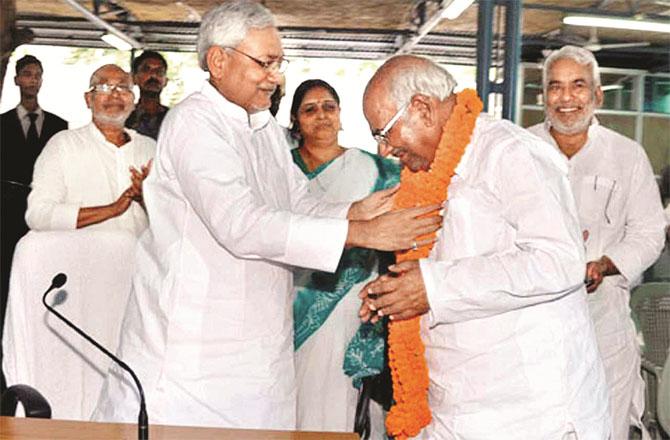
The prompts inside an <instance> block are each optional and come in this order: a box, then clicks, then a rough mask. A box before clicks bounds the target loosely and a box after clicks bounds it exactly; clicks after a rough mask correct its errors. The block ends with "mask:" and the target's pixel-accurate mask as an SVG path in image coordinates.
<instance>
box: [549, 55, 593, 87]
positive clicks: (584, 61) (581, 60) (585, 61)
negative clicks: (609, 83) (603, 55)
mask: <svg viewBox="0 0 670 440" xmlns="http://www.w3.org/2000/svg"><path fill="white" fill-rule="evenodd" d="M559 60H572V61H574V62H575V63H577V64H580V65H582V66H588V67H590V68H591V79H592V80H593V86H594V87H598V86H600V67H599V66H598V61H597V60H596V57H595V56H593V53H592V52H591V51H590V50H587V49H584V48H583V47H577V46H569V45H568V46H563V47H561V48H560V49H558V50H555V51H553V52H551V53H550V54H549V56H548V57H547V58H546V59H545V60H544V65H543V66H542V87H543V90H544V91H545V92H546V91H547V86H549V70H550V69H551V66H552V65H553V64H554V63H555V62H556V61H559Z"/></svg>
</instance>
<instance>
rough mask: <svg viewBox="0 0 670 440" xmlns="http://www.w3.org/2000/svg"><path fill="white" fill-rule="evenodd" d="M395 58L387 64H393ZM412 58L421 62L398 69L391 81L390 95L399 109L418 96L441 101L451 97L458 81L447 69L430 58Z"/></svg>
mask: <svg viewBox="0 0 670 440" xmlns="http://www.w3.org/2000/svg"><path fill="white" fill-rule="evenodd" d="M399 56H402V55H399ZM393 58H395V57H393ZM393 58H390V59H389V60H388V61H387V63H388V62H391V63H393ZM412 58H416V59H417V61H419V62H417V63H411V64H409V65H407V66H403V67H400V68H398V70H397V72H396V73H395V74H394V75H393V81H391V85H390V90H389V93H390V97H391V100H392V101H393V103H394V104H396V106H397V107H400V106H403V105H405V104H407V103H408V102H409V101H410V100H411V99H412V97H413V96H414V95H417V94H422V95H426V96H431V97H434V98H438V99H439V100H440V101H443V100H445V99H447V98H448V97H449V96H451V94H452V93H453V92H454V88H455V87H456V80H455V79H454V77H453V76H451V74H450V73H449V72H448V71H447V70H446V69H445V68H443V67H442V66H440V65H439V64H437V63H435V62H434V61H432V60H430V59H428V58H424V57H419V56H412Z"/></svg>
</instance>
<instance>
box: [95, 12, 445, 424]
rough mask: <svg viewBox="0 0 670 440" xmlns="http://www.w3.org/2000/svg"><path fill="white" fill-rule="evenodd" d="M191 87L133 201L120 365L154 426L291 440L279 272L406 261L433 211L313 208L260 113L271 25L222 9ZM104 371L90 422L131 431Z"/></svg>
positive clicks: (127, 406) (111, 377) (117, 383)
mask: <svg viewBox="0 0 670 440" xmlns="http://www.w3.org/2000/svg"><path fill="white" fill-rule="evenodd" d="M198 56H199V60H200V65H201V67H202V68H203V69H204V70H206V71H207V72H209V80H208V81H207V82H205V83H204V84H203V87H202V89H201V90H200V91H199V92H196V93H194V94H192V95H191V96H189V97H188V98H186V99H185V100H184V101H182V102H181V103H179V104H178V105H177V106H175V107H174V108H173V109H171V110H170V111H169V112H168V114H167V116H166V118H165V121H164V123H163V125H162V127H161V135H160V138H159V142H158V152H157V155H156V162H155V164H154V171H153V174H152V177H151V178H150V179H149V180H148V181H147V182H146V188H145V194H146V200H147V209H148V211H149V217H150V218H151V225H150V227H149V230H148V232H147V233H145V234H144V235H143V237H142V239H141V240H140V243H139V245H138V251H137V254H138V260H137V268H138V271H137V273H136V276H135V278H134V280H133V292H132V293H131V296H130V300H129V304H128V308H127V310H126V316H125V320H124V326H123V331H122V334H121V342H120V348H119V354H120V356H121V358H122V359H124V361H126V362H127V363H128V364H129V365H132V366H133V368H135V371H136V372H137V375H138V376H139V378H140V379H141V380H142V383H143V385H144V390H145V391H146V396H147V406H148V413H149V417H150V418H151V420H152V421H154V422H157V423H166V424H173V425H174V424H177V425H202V426H220V427H239V428H272V429H289V430H290V429H295V426H296V389H295V386H296V384H295V370H294V361H293V320H292V313H291V312H292V307H291V306H292V298H291V290H292V272H291V270H290V268H289V266H290V265H296V266H304V267H308V268H313V269H318V270H325V271H330V272H332V271H334V270H335V269H336V267H337V265H338V261H339V259H340V256H341V254H342V249H343V248H344V247H345V246H347V247H349V246H359V247H369V248H379V249H382V250H396V249H403V248H405V249H406V248H410V247H411V246H412V242H413V241H414V240H415V238H416V237H417V236H418V235H421V234H424V233H428V232H431V231H435V230H437V228H438V227H439V224H440V222H441V221H440V219H437V220H436V219H435V218H432V219H426V218H424V219H418V218H417V217H418V216H420V215H422V214H423V213H426V212H429V211H430V210H431V209H432V210H435V209H436V208H437V207H436V206H432V207H427V208H415V209H408V210H404V211H401V212H387V211H388V210H389V209H390V208H391V203H390V202H391V196H392V195H393V194H394V193H395V191H396V190H397V188H392V189H390V190H385V191H382V192H378V193H375V194H373V195H371V196H369V197H368V198H366V199H363V200H362V201H359V202H355V203H353V204H351V203H340V204H332V205H330V204H324V203H322V202H320V201H319V200H318V199H317V198H315V197H314V196H311V195H310V194H309V193H308V182H307V180H306V178H305V177H304V176H303V175H302V173H301V172H300V171H299V170H298V168H297V167H295V166H294V165H293V163H292V159H291V154H290V151H289V149H288V147H287V145H286V142H285V140H284V137H283V134H282V131H281V129H280V127H279V125H278V124H277V122H276V121H275V119H274V118H272V117H271V115H270V112H269V111H268V110H267V109H268V108H269V107H270V96H271V95H272V93H273V92H274V90H275V88H276V87H277V84H278V83H279V80H280V72H281V71H282V70H283V68H282V67H283V66H284V65H285V64H286V61H285V60H284V53H283V50H282V46H281V40H280V38H279V33H278V31H277V29H276V27H275V24H274V18H273V16H272V14H270V12H269V11H268V10H267V9H266V8H265V7H263V6H262V5H261V4H259V3H258V2H255V1H242V0H232V1H228V2H225V3H223V4H222V5H220V6H218V7H215V8H213V9H212V10H210V11H209V12H208V13H207V14H206V15H205V16H204V17H203V19H202V23H201V25H200V30H199V34H198ZM120 374H121V371H120V370H118V369H116V368H114V369H113V370H111V371H110V373H109V374H108V376H107V379H106V382H105V386H104V388H103V390H102V394H101V398H100V400H99V402H98V406H97V410H96V414H94V417H95V418H96V419H103V420H114V421H127V422H130V421H133V420H136V418H137V417H136V415H137V408H138V398H137V392H136V390H135V388H134V387H133V386H132V384H130V383H129V382H128V381H127V380H124V379H123V378H121V377H120Z"/></svg>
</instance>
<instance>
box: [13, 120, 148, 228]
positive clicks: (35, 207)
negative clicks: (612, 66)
mask: <svg viewBox="0 0 670 440" xmlns="http://www.w3.org/2000/svg"><path fill="white" fill-rule="evenodd" d="M126 132H127V133H128V135H129V136H130V142H128V143H126V144H124V145H122V146H121V147H117V146H116V145H114V144H112V143H111V142H109V141H107V140H106V139H105V137H104V135H103V134H102V133H101V132H100V130H98V128H97V127H96V126H95V124H93V123H92V122H91V123H89V124H88V125H86V126H84V127H81V128H77V129H74V130H65V131H61V132H59V133H56V134H55V135H54V136H53V137H52V138H51V139H50V140H49V142H48V143H47V145H46V146H45V147H44V150H42V153H40V155H39V157H38V158H37V161H36V162H35V169H34V171H33V182H32V184H31V187H32V191H31V192H30V195H29V196H28V209H27V210H26V223H27V224H28V226H29V227H30V229H34V230H38V231H53V230H73V229H76V228H77V216H78V215H79V209H80V208H85V207H92V206H103V205H108V204H110V203H112V202H114V201H115V200H116V199H118V198H119V196H120V195H121V194H122V193H123V192H124V191H125V190H126V189H128V187H129V186H130V184H131V180H130V170H129V167H131V166H133V167H135V168H137V169H138V170H139V169H140V167H141V166H142V165H146V164H147V162H149V160H150V159H151V158H152V157H154V154H155V152H156V142H154V140H153V139H151V138H149V137H147V136H143V135H141V134H139V133H137V132H135V131H133V130H130V129H126ZM146 227H147V216H146V214H145V212H144V209H142V207H141V206H140V205H139V204H138V203H134V202H133V203H131V205H130V207H129V208H128V210H127V211H126V212H124V213H123V214H121V215H120V216H118V217H114V218H111V219H109V220H106V221H104V222H101V223H97V224H94V225H90V226H87V228H89V229H101V230H111V229H121V230H127V231H130V232H132V233H134V234H135V235H139V234H140V233H141V232H142V231H143V230H144V229H145V228H146Z"/></svg>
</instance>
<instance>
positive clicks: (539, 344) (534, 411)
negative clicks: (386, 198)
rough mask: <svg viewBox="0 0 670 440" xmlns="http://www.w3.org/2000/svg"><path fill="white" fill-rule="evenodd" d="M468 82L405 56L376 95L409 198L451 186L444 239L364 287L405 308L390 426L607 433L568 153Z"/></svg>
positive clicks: (373, 115)
mask: <svg viewBox="0 0 670 440" xmlns="http://www.w3.org/2000/svg"><path fill="white" fill-rule="evenodd" d="M455 85H456V84H455V81H454V80H453V78H452V77H451V75H450V74H449V73H448V72H447V71H446V70H444V69H443V68H441V67H440V66H438V65H437V64H435V63H433V62H432V61H429V60H427V59H424V58H420V57H415V56H398V57H394V58H391V59H390V60H388V61H387V62H386V63H385V64H384V65H383V66H382V67H381V68H380V69H379V70H378V71H377V72H376V73H375V75H374V76H373V78H372V79H371V80H370V83H369V84H368V86H367V88H366V91H365V95H364V101H363V108H364V113H365V116H366V118H367V120H368V122H369V124H370V128H371V129H372V130H373V135H374V136H375V138H376V140H377V142H378V143H379V151H380V153H381V154H382V155H384V156H387V155H393V156H396V157H398V158H399V159H400V161H401V163H402V164H403V165H404V169H403V171H402V177H401V189H400V191H399V193H398V195H397V196H396V197H397V199H398V200H397V202H398V205H399V206H405V205H413V204H421V203H425V202H426V201H428V200H431V198H433V197H437V198H438V199H442V200H444V199H445V197H447V202H446V204H445V214H444V215H445V218H444V225H443V227H442V229H441V230H440V231H439V233H438V236H437V241H436V243H435V247H434V248H433V249H432V250H429V246H430V245H429V246H428V247H425V248H423V249H418V250H417V251H416V252H410V253H409V254H406V253H405V254H403V253H400V254H399V255H398V257H399V258H398V260H399V263H397V264H396V265H394V266H391V268H390V269H391V270H392V271H393V272H395V274H396V276H389V275H384V276H381V277H379V278H377V279H376V280H374V281H372V282H370V283H369V284H368V285H366V286H365V287H364V289H363V291H362V292H361V295H360V296H361V298H362V299H363V301H364V302H363V305H362V306H361V311H360V315H361V317H362V319H363V320H364V321H367V320H372V321H375V320H377V319H379V318H380V317H381V316H388V317H389V319H390V330H389V332H390V336H389V343H390V347H389V357H390V366H391V368H392V370H393V373H392V375H393V376H394V381H395V383H394V399H395V400H396V403H397V406H395V407H393V408H392V409H391V412H390V413H389V417H388V419H387V428H388V430H389V432H390V434H392V435H396V436H397V437H399V438H407V437H408V436H409V437H411V436H417V435H418V438H423V439H446V438H449V439H451V438H468V439H474V438H481V439H494V438H495V439H510V440H511V439H540V438H543V439H577V438H579V439H592V440H603V439H607V438H608V436H609V435H610V429H611V421H610V416H609V407H608V393H607V387H606V384H605V377H604V372H603V367H602V363H601V361H600V359H599V356H598V353H597V347H596V341H595V335H594V331H593V326H592V323H591V320H590V318H589V315H588V307H587V304H586V291H585V289H584V284H583V279H584V264H585V260H584V254H583V244H582V238H581V232H580V229H579V224H578V219H577V214H576V209H575V206H574V201H573V199H572V195H571V192H570V186H569V182H568V180H567V167H566V164H565V163H564V161H563V160H562V159H561V157H560V155H559V154H558V153H557V152H556V151H555V150H554V149H552V148H551V146H549V145H547V144H545V143H544V142H542V141H541V140H539V139H538V138H536V137H535V136H532V135H531V134H529V133H528V132H527V131H525V130H523V129H521V128H519V127H517V126H515V125H513V124H512V123H510V122H508V121H501V120H494V119H492V118H491V117H489V116H486V115H480V114H479V112H480V110H481V108H482V107H481V102H480V101H479V99H478V98H477V97H476V95H475V93H474V92H473V91H471V90H465V91H463V92H461V93H454V92H453V89H454V87H455ZM445 182H446V184H445ZM446 186H448V196H447V191H446V188H445V187H446ZM417 258H418V261H417ZM419 333H420V335H421V339H422V340H423V342H424V343H425V361H426V362H427V367H428V370H427V373H428V375H429V378H428V377H425V378H424V377H422V376H421V373H422V371H425V364H423V361H424V356H423V353H422V349H421V339H419V338H418V335H419ZM575 335H579V337H575ZM417 347H418V348H417ZM417 359H418V360H419V362H416V360H417ZM408 366H409V367H410V368H408ZM424 374H425V373H424ZM426 388H429V391H428V402H429V410H428V408H427V407H426V406H425V403H424V402H425V399H426V396H425V389H426ZM431 413H432V417H431ZM431 419H432V420H431ZM424 426H425V427H424Z"/></svg>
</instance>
